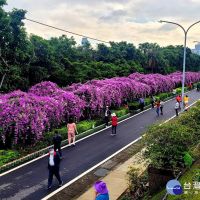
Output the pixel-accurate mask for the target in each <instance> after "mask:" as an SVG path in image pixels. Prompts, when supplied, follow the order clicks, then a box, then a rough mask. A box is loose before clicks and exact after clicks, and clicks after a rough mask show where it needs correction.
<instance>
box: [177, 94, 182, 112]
mask: <svg viewBox="0 0 200 200" xmlns="http://www.w3.org/2000/svg"><path fill="white" fill-rule="evenodd" d="M176 101H177V102H178V103H179V109H181V102H182V99H181V95H180V94H179V95H178V96H177V97H176Z"/></svg>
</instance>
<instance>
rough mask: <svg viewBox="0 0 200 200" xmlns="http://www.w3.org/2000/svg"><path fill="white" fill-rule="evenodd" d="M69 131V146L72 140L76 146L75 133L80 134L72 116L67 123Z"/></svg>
mask: <svg viewBox="0 0 200 200" xmlns="http://www.w3.org/2000/svg"><path fill="white" fill-rule="evenodd" d="M67 131H68V143H69V146H71V142H72V141H73V142H72V145H73V146H75V138H76V136H75V133H77V134H78V131H77V128H76V124H75V123H74V121H73V119H72V118H70V119H69V122H68V124H67Z"/></svg>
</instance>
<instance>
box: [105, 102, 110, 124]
mask: <svg viewBox="0 0 200 200" xmlns="http://www.w3.org/2000/svg"><path fill="white" fill-rule="evenodd" d="M110 115H111V112H110V110H109V107H108V106H106V111H105V115H104V117H105V124H106V127H107V126H108V122H109V119H110Z"/></svg>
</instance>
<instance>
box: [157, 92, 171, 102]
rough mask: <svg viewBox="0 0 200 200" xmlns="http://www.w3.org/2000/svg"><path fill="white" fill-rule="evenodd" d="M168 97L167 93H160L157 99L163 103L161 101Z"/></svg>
mask: <svg viewBox="0 0 200 200" xmlns="http://www.w3.org/2000/svg"><path fill="white" fill-rule="evenodd" d="M168 96H169V95H168V93H161V94H159V95H158V98H159V99H160V100H162V101H163V100H164V99H166V98H167V97H168Z"/></svg>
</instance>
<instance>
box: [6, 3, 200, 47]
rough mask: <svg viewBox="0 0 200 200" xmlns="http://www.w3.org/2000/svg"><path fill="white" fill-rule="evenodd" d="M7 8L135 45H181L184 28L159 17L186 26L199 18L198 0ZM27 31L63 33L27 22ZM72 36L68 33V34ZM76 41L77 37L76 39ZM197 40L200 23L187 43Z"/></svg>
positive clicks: (69, 27) (190, 33) (44, 35)
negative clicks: (165, 22)
mask: <svg viewBox="0 0 200 200" xmlns="http://www.w3.org/2000/svg"><path fill="white" fill-rule="evenodd" d="M7 2H8V6H7V7H6V9H7V10H12V8H20V9H25V10H27V15H26V16H27V17H28V18H31V19H34V20H38V21H40V22H44V23H47V24H49V25H53V26H58V27H60V28H63V29H67V30H70V31H73V32H77V33H81V34H85V35H88V36H91V37H95V38H99V39H102V40H105V41H116V42H118V41H128V42H131V43H134V44H135V45H136V46H137V45H138V44H139V43H143V42H156V43H158V44H160V45H161V46H166V45H170V44H172V45H181V44H183V31H182V30H181V29H180V28H178V27H176V26H174V25H169V24H160V23H158V20H160V19H161V20H170V21H174V22H178V23H181V24H182V25H183V26H184V27H186V28H187V27H188V26H189V25H191V24H192V23H194V22H196V21H198V20H200V0H7ZM26 27H27V31H28V33H34V34H37V35H40V36H43V37H45V38H49V37H52V36H59V35H62V34H63V33H62V32H59V31H55V30H52V29H49V28H46V27H42V26H40V25H37V24H33V23H30V22H26ZM68 36H69V37H71V35H68ZM76 39H77V41H78V40H80V38H79V39H78V38H76ZM195 40H197V41H200V24H199V25H196V26H194V27H193V28H192V29H191V31H190V32H189V34H188V46H189V47H190V48H193V47H194V43H193V41H195Z"/></svg>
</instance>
